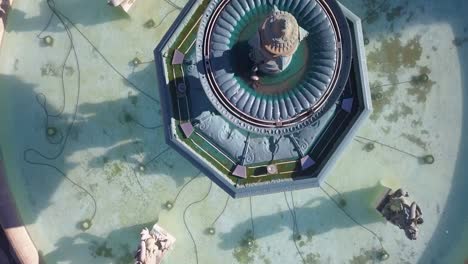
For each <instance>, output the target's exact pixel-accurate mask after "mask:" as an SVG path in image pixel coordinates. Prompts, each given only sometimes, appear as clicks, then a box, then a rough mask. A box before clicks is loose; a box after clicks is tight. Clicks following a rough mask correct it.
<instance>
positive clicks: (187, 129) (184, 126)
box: [180, 122, 194, 138]
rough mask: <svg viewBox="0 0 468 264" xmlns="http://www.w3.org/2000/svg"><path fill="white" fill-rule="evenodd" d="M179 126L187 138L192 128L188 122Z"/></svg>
mask: <svg viewBox="0 0 468 264" xmlns="http://www.w3.org/2000/svg"><path fill="white" fill-rule="evenodd" d="M180 128H182V132H184V135H185V137H186V138H189V137H190V136H191V135H192V133H193V130H194V129H193V126H192V123H190V122H187V123H182V124H180Z"/></svg>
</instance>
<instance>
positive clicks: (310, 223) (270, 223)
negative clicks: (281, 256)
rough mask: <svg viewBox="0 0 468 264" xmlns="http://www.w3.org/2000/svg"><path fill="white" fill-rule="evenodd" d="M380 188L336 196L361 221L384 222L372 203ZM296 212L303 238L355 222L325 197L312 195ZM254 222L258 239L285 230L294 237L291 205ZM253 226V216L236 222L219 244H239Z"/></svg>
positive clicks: (350, 225)
mask: <svg viewBox="0 0 468 264" xmlns="http://www.w3.org/2000/svg"><path fill="white" fill-rule="evenodd" d="M378 190H379V187H378V186H375V187H369V188H365V189H359V190H353V191H350V192H346V193H342V196H338V195H335V196H333V199H335V200H336V201H340V200H342V199H341V198H343V199H344V202H342V206H343V207H342V208H343V209H344V210H346V212H348V213H349V214H351V215H352V217H353V218H355V219H356V220H357V221H358V222H359V223H361V224H362V225H366V224H371V223H377V222H385V219H384V218H383V217H382V216H381V215H380V214H379V213H378V212H377V211H376V210H375V209H374V208H373V205H372V204H371V202H372V200H373V199H374V197H375V196H376V194H377V193H378ZM287 197H288V201H289V203H291V200H290V197H289V194H288V196H287ZM363 201H366V202H363ZM284 203H285V204H284V207H286V201H284ZM366 203H368V204H366ZM254 207H255V206H254ZM295 213H296V219H298V220H297V225H298V227H299V233H300V235H301V236H302V237H303V238H304V237H306V236H307V237H309V238H311V237H312V236H319V235H320V234H324V233H326V232H329V231H332V230H335V229H343V228H351V227H354V226H355V225H356V223H355V222H354V221H352V220H351V219H348V217H347V216H346V215H345V214H344V213H343V212H342V211H341V210H340V208H338V207H337V206H336V204H335V203H333V202H332V201H331V200H330V199H328V198H326V197H321V198H315V199H311V200H309V201H307V202H306V203H305V204H303V205H301V206H300V207H298V205H296V206H295ZM253 226H254V234H253V237H254V238H255V239H260V238H265V237H268V236H271V235H274V234H277V233H281V232H283V231H285V230H287V231H289V232H290V234H291V235H290V236H289V237H288V238H287V239H289V240H292V239H293V236H292V235H293V220H292V217H291V212H290V211H289V210H288V209H286V210H282V211H278V212H276V213H273V214H269V215H263V216H257V217H254V218H253ZM251 230H252V222H251V219H247V220H245V221H244V222H241V223H239V224H237V225H236V226H234V227H233V228H232V229H231V230H230V232H227V233H221V234H220V238H221V242H220V243H219V247H220V248H222V249H233V248H235V247H237V246H238V245H239V241H240V240H242V237H243V236H244V234H246V233H247V232H250V231H251Z"/></svg>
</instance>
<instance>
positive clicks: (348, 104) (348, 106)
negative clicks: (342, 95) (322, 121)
mask: <svg viewBox="0 0 468 264" xmlns="http://www.w3.org/2000/svg"><path fill="white" fill-rule="evenodd" d="M341 109H343V110H345V111H346V112H348V113H350V112H351V110H352V109H353V98H346V99H343V102H341Z"/></svg>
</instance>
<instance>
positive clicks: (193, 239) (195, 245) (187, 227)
mask: <svg viewBox="0 0 468 264" xmlns="http://www.w3.org/2000/svg"><path fill="white" fill-rule="evenodd" d="M212 186H213V182H212V181H210V188H209V189H208V192H207V193H206V194H205V196H203V198H201V199H200V200H198V201H195V202H192V203H191V204H189V205H188V206H187V207H186V208H185V210H184V214H183V218H184V225H185V228H186V229H187V231H188V233H189V235H190V238H191V239H192V242H193V249H194V251H195V259H196V261H197V264H198V249H197V243H196V242H195V238H194V237H193V234H192V232H191V231H190V228H189V226H188V224H187V219H186V218H185V216H186V214H187V210H188V209H189V208H190V207H192V206H193V205H195V204H198V203H201V202H203V201H204V200H205V199H206V198H208V195H210V192H211V187H212Z"/></svg>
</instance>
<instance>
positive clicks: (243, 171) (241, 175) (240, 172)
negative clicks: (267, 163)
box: [232, 165, 247, 179]
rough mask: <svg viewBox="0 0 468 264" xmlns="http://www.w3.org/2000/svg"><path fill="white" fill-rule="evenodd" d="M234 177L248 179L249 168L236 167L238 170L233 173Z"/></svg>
mask: <svg viewBox="0 0 468 264" xmlns="http://www.w3.org/2000/svg"><path fill="white" fill-rule="evenodd" d="M232 175H234V176H236V177H239V178H242V179H246V178H247V167H245V166H242V165H236V168H235V169H234V171H233V172H232Z"/></svg>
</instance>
